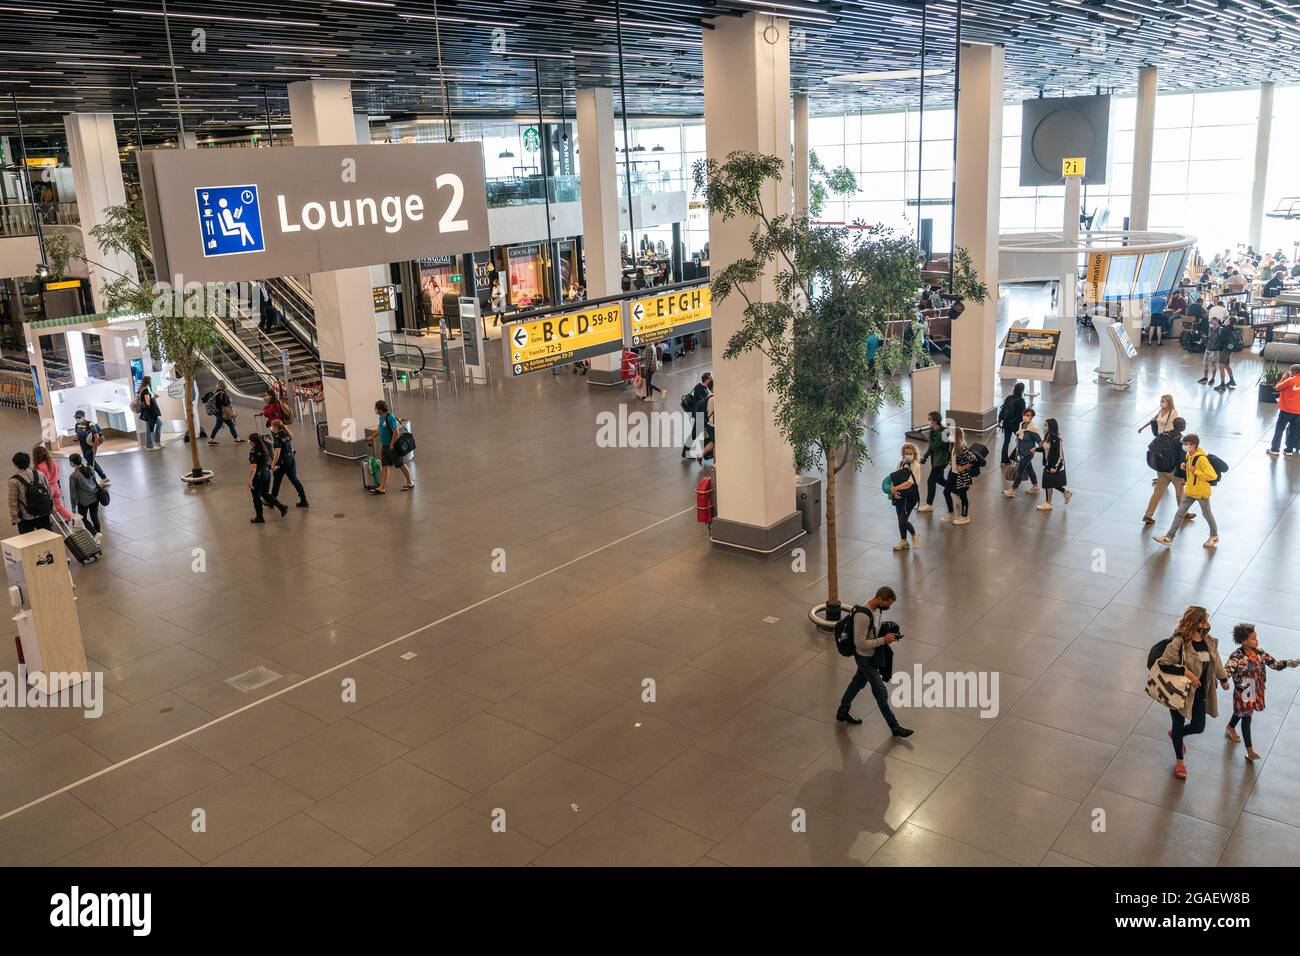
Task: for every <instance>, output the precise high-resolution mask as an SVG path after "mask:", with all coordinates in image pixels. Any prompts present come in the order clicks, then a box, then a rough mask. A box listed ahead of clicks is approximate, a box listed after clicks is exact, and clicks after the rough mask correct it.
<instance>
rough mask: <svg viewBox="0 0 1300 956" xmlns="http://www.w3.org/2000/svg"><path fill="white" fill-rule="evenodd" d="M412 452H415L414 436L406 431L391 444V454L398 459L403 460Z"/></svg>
mask: <svg viewBox="0 0 1300 956" xmlns="http://www.w3.org/2000/svg"><path fill="white" fill-rule="evenodd" d="M413 451H415V436H414V435H412V434H411V433H410V432H408V431H403V432H402V433H401V434H400V435H398V436H397V438H396V440H395V441H394V442H393V453H394V454H395V455H397V457H398V458H405V457H406V456H407V455H409V454H410V453H411V452H413Z"/></svg>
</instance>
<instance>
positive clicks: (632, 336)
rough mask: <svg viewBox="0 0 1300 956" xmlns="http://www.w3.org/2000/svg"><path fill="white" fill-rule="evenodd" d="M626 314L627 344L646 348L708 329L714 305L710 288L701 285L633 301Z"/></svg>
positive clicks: (629, 304)
mask: <svg viewBox="0 0 1300 956" xmlns="http://www.w3.org/2000/svg"><path fill="white" fill-rule="evenodd" d="M627 311H628V321H627V334H628V339H627V343H628V344H629V345H646V344H648V343H650V342H658V341H661V340H662V339H670V338H675V337H676V336H679V335H688V334H689V333H691V332H701V331H703V330H705V329H707V328H708V327H709V323H710V322H711V321H712V318H713V302H712V297H711V296H710V294H709V287H708V286H707V285H701V286H697V287H696V288H694V289H677V290H676V291H673V292H664V293H661V294H659V295H648V296H643V297H641V298H639V299H633V300H632V301H631V302H629V303H628V310H627Z"/></svg>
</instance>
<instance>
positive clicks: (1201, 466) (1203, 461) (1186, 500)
mask: <svg viewBox="0 0 1300 956" xmlns="http://www.w3.org/2000/svg"><path fill="white" fill-rule="evenodd" d="M1181 448H1182V450H1183V454H1184V456H1185V458H1184V461H1183V493H1182V496H1181V498H1180V499H1179V502H1178V511H1177V512H1176V513H1175V514H1174V523H1173V524H1171V525H1170V526H1169V530H1168V531H1166V532H1165V533H1164V534H1163V535H1161V536H1160V537H1158V538H1156V539H1155V540H1156V541H1157V542H1159V543H1160V544H1163V545H1170V544H1173V543H1174V536H1175V535H1176V534H1177V533H1178V529H1179V528H1181V527H1182V526H1183V520H1184V519H1185V518H1186V517H1187V515H1188V514H1189V513H1190V511H1191V508H1192V505H1194V504H1196V503H1197V502H1200V505H1201V514H1203V515H1205V520H1206V522H1207V523H1208V524H1209V526H1210V536H1209V537H1208V538H1206V539H1205V547H1207V548H1213V547H1215V546H1216V545H1218V543H1219V526H1218V525H1217V524H1215V522H1214V512H1213V511H1212V510H1211V509H1210V493H1211V492H1212V491H1213V490H1214V489H1213V486H1212V485H1211V484H1210V482H1212V481H1218V480H1219V473H1218V472H1216V471H1215V470H1214V466H1213V465H1211V464H1210V459H1209V456H1208V455H1206V453H1205V449H1203V448H1201V439H1200V436H1199V435H1184V436H1183V440H1182V443H1181Z"/></svg>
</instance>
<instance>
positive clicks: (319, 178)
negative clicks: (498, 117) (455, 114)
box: [140, 142, 489, 282]
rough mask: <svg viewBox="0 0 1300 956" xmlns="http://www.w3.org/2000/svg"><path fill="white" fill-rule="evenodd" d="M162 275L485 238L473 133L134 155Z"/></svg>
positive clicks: (256, 271)
mask: <svg viewBox="0 0 1300 956" xmlns="http://www.w3.org/2000/svg"><path fill="white" fill-rule="evenodd" d="M140 159H141V180H142V185H143V187H144V190H143V191H144V202H145V210H146V213H147V215H148V220H149V235H150V240H151V243H152V245H153V251H154V256H155V262H156V264H157V271H158V274H159V275H160V276H180V277H182V279H183V280H184V281H185V282H233V281H239V280H245V279H264V278H268V277H271V276H284V275H302V274H305V273H314V272H329V271H333V270H335V269H348V268H352V267H356V266H369V265H375V264H380V263H386V262H399V261H401V260H404V259H420V258H428V257H430V256H438V255H455V254H457V253H463V252H472V251H473V250H475V249H485V248H487V247H488V245H489V239H488V227H487V191H486V186H485V184H484V179H483V151H482V146H481V144H479V143H474V142H463V143H413V144H397V143H385V144H380V145H367V146H360V145H354V146H293V147H285V148H281V149H227V150H215V149H213V150H208V149H203V150H194V149H180V150H178V149H163V150H146V151H144V152H143V153H141V154H140Z"/></svg>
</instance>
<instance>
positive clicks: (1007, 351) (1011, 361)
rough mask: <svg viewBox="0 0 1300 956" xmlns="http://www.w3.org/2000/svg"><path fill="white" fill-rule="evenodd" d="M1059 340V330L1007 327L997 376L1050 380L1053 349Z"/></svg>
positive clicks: (1053, 371)
mask: <svg viewBox="0 0 1300 956" xmlns="http://www.w3.org/2000/svg"><path fill="white" fill-rule="evenodd" d="M1060 339H1061V330H1060V329H1028V328H1013V329H1010V330H1008V331H1007V340H1006V347H1005V348H1004V349H1003V350H1002V365H1001V368H1000V369H999V371H998V375H999V377H1001V378H1030V379H1036V380H1038V381H1040V382H1050V381H1051V380H1052V376H1053V374H1054V373H1055V369H1056V348H1057V346H1058V345H1059V344H1060Z"/></svg>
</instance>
